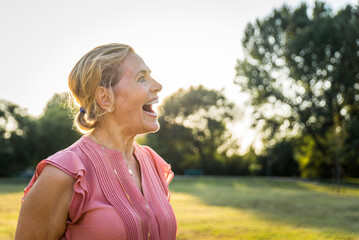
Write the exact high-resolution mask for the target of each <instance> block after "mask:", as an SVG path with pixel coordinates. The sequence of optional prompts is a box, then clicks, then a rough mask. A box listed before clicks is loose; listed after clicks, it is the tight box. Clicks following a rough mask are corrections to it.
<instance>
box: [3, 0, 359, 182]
mask: <svg viewBox="0 0 359 240" xmlns="http://www.w3.org/2000/svg"><path fill="white" fill-rule="evenodd" d="M355 4H356V1H337V0H335V1H334V0H332V1H327V2H315V1H307V2H301V1H294V0H291V1H282V0H276V1H259V0H257V1H249V2H246V3H243V2H241V1H231V0H226V1H221V2H219V1H202V0H197V1H189V0H188V1H187V0H184V1H160V0H159V1H131V2H124V1H110V0H105V1H102V2H101V3H100V2H98V1H75V2H74V1H61V2H58V1H41V0H35V1H31V2H28V1H8V2H2V3H1V9H0V20H1V21H0V27H1V32H2V37H1V39H0V50H1V53H2V54H1V55H2V58H1V59H0V75H1V80H0V81H1V88H0V98H1V99H2V100H1V104H0V111H1V112H0V137H1V138H0V141H1V144H0V146H1V148H0V164H1V169H0V176H3V177H5V176H6V177H10V176H18V175H19V174H21V173H23V171H24V170H29V169H33V168H34V166H35V165H36V163H37V162H38V161H40V160H41V159H43V158H45V157H47V156H49V155H51V154H53V153H54V152H56V151H58V150H59V149H61V148H64V147H66V146H69V145H70V144H71V143H72V142H73V141H75V140H76V139H77V138H79V136H80V135H79V134H77V133H76V132H75V131H73V128H72V127H71V119H70V118H69V117H68V116H70V115H71V114H70V112H69V111H68V110H67V109H66V108H65V107H64V106H63V105H62V106H60V105H59V104H60V103H61V101H63V99H64V97H65V95H66V94H65V92H66V91H67V76H68V74H69V72H70V71H71V69H72V67H73V66H74V64H75V63H76V62H77V61H78V60H79V58H80V57H81V56H83V55H84V54H85V53H86V52H87V51H89V50H90V49H92V48H94V47H96V46H99V45H101V44H106V43H111V42H123V43H127V44H130V45H131V46H133V47H134V49H135V50H136V51H137V53H138V54H139V55H140V56H142V57H143V58H144V60H145V62H146V63H147V65H148V66H149V67H150V68H151V70H152V72H153V77H154V78H155V79H157V80H158V81H159V82H161V83H162V84H163V91H162V92H161V93H160V99H161V102H160V106H159V108H160V112H161V117H160V119H159V121H160V124H161V130H160V131H159V132H158V133H156V134H151V135H148V136H144V137H140V138H139V139H138V141H139V142H140V143H142V144H146V145H149V146H151V147H153V148H154V149H155V150H156V151H158V152H159V153H160V154H161V155H162V156H163V157H164V158H165V159H166V160H167V161H168V162H170V163H171V164H172V166H173V168H174V170H175V171H176V172H177V173H178V174H184V173H188V174H190V173H192V174H194V173H198V174H210V175H266V176H272V175H273V176H301V177H316V178H332V177H334V176H335V177H342V176H346V177H359V127H358V126H359V125H358V124H359V119H358V111H359V106H358V102H359V32H358V31H359V25H358V9H357V6H356V5H355Z"/></svg>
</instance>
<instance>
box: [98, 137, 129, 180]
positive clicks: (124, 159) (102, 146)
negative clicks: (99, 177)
mask: <svg viewBox="0 0 359 240" xmlns="http://www.w3.org/2000/svg"><path fill="white" fill-rule="evenodd" d="M92 136H93V137H94V138H95V139H96V142H97V143H98V144H99V145H100V146H101V148H102V150H103V151H105V147H104V145H103V144H101V142H100V141H99V140H98V139H97V137H96V135H95V134H92ZM107 148H108V149H111V148H109V147H107ZM122 158H123V161H124V162H125V163H126V166H127V169H128V171H129V172H130V174H131V176H133V171H132V170H131V168H130V166H129V164H128V161H127V160H126V158H125V157H124V156H123V154H122Z"/></svg>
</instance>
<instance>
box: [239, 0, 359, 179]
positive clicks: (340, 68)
mask: <svg viewBox="0 0 359 240" xmlns="http://www.w3.org/2000/svg"><path fill="white" fill-rule="evenodd" d="M310 13H311V14H310ZM242 44H243V47H244V52H245V54H246V55H245V58H244V60H242V61H238V63H237V67H236V70H237V79H236V81H235V83H236V84H238V85H239V86H240V87H241V90H242V91H244V92H247V93H249V94H250V96H251V103H252V105H253V106H254V109H255V112H254V119H255V122H254V125H255V126H257V127H258V128H259V130H260V131H261V132H262V135H263V143H264V147H265V148H270V147H271V146H272V145H273V144H274V143H276V142H278V143H281V139H286V138H288V137H289V138H292V137H293V136H309V137H310V138H311V139H312V140H313V143H314V145H313V149H311V150H310V151H312V152H313V153H315V154H309V153H308V154H306V155H307V156H308V157H309V159H308V158H307V160H308V161H309V162H310V163H308V164H306V166H307V168H308V167H309V166H312V167H313V168H317V169H315V170H313V171H312V172H315V174H316V175H317V176H321V177H328V176H331V172H332V171H331V170H330V169H332V168H334V166H335V165H336V166H337V167H338V165H339V164H340V165H342V166H344V168H345V169H346V171H347V173H350V174H351V176H359V171H356V172H354V171H351V170H350V169H352V168H353V166H355V168H356V169H357V168H358V163H359V154H358V150H356V149H358V148H357V146H358V140H359V138H358V135H357V132H356V131H354V133H352V130H350V129H352V128H353V126H354V124H355V123H357V122H358V118H359V111H358V110H359V107H358V106H359V9H358V8H354V7H351V6H350V5H348V6H346V7H345V8H344V9H342V10H340V11H339V12H337V13H333V11H332V10H331V9H329V8H328V7H327V6H326V5H325V3H323V2H318V1H317V2H316V3H315V7H314V8H313V9H312V11H310V9H308V7H307V5H306V4H302V5H300V6H299V7H297V8H296V9H293V10H292V9H290V8H288V7H286V6H283V7H282V8H280V9H277V10H274V11H273V13H272V15H270V16H269V17H267V18H265V19H263V20H257V21H256V22H255V23H253V24H248V26H247V28H246V30H245V36H244V38H243V41H242ZM332 139H336V140H337V141H332ZM308 150H309V148H308ZM344 152H346V153H348V152H350V153H349V154H344V155H342V154H341V153H344ZM309 172H310V171H307V174H309ZM352 174H353V175H352Z"/></svg>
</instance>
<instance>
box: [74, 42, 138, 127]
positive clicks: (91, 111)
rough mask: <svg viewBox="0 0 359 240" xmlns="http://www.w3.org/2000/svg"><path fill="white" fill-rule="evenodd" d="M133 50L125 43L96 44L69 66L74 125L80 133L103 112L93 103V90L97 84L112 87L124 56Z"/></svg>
mask: <svg viewBox="0 0 359 240" xmlns="http://www.w3.org/2000/svg"><path fill="white" fill-rule="evenodd" d="M129 52H131V53H134V52H135V51H134V50H133V48H131V47H130V46H128V45H125V44H119V43H111V44H107V45H103V46H99V47H96V48H94V49H92V50H91V51H89V52H88V53H86V54H85V55H84V56H83V57H82V58H81V59H80V60H79V61H78V62H77V63H76V65H75V66H74V68H73V69H72V71H71V73H70V75H69V79H68V84H69V88H70V97H71V101H72V102H73V106H77V107H81V108H82V109H81V111H79V110H78V108H77V111H76V114H75V116H74V125H75V126H76V127H77V129H78V130H79V131H80V132H82V133H87V132H91V131H92V130H94V129H95V127H96V125H97V124H98V122H99V120H100V119H101V118H102V117H103V115H104V114H105V113H106V111H104V109H102V108H101V107H100V106H99V105H98V104H97V102H96V98H95V92H96V89H97V88H98V87H99V86H103V87H106V88H108V89H110V90H111V92H112V87H113V86H114V85H116V84H117V83H118V81H119V80H120V78H121V70H122V68H121V63H122V61H123V59H124V58H125V57H126V55H127V54H128V53H129Z"/></svg>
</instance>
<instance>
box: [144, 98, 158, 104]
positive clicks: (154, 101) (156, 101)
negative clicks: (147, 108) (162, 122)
mask: <svg viewBox="0 0 359 240" xmlns="http://www.w3.org/2000/svg"><path fill="white" fill-rule="evenodd" d="M156 103H158V99H156V100H153V101H151V102H148V103H146V104H145V105H151V104H156Z"/></svg>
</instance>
